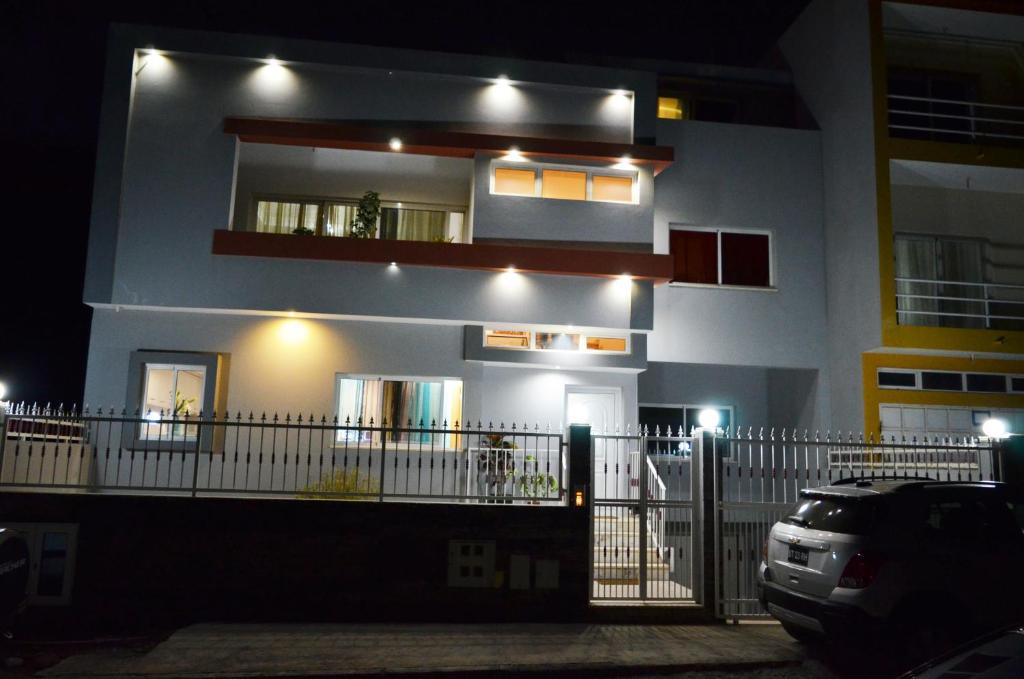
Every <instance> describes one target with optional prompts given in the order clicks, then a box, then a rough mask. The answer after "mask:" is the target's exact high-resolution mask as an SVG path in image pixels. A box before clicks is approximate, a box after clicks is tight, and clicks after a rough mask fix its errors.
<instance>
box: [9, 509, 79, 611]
mask: <svg viewBox="0 0 1024 679" xmlns="http://www.w3.org/2000/svg"><path fill="white" fill-rule="evenodd" d="M5 526H6V527H7V528H11V529H13V530H17V531H19V532H20V533H21V534H22V535H23V536H24V537H25V542H26V543H27V547H28V560H29V577H28V583H27V590H28V591H27V593H28V603H29V604H30V605H44V606H60V605H66V604H69V603H71V585H72V583H73V582H74V570H75V557H76V552H77V543H78V526H77V524H68V523H7V524H5Z"/></svg>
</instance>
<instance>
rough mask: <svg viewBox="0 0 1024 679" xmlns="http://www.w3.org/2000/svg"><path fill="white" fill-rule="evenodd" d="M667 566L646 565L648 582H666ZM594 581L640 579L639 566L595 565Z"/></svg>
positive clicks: (667, 577) (659, 564)
mask: <svg viewBox="0 0 1024 679" xmlns="http://www.w3.org/2000/svg"><path fill="white" fill-rule="evenodd" d="M669 573H670V571H669V567H668V564H661V563H656V564H651V563H648V564H647V579H648V580H652V581H653V580H668V579H669ZM594 579H595V580H600V581H611V580H620V581H630V580H639V579H640V564H616V563H595V564H594Z"/></svg>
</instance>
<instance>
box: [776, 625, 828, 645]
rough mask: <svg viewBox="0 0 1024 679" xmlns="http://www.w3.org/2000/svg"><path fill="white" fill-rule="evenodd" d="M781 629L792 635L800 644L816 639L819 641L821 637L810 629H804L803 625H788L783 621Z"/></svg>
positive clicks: (812, 641)
mask: <svg viewBox="0 0 1024 679" xmlns="http://www.w3.org/2000/svg"><path fill="white" fill-rule="evenodd" d="M782 629H784V630H786V633H787V634H789V636H791V637H793V638H794V639H796V640H797V641H799V642H800V643H801V644H810V643H814V642H816V641H821V637H819V636H818V635H817V634H815V633H814V632H812V631H810V630H807V629H804V628H803V627H797V626H796V625H790V624H789V623H785V622H784V623H782Z"/></svg>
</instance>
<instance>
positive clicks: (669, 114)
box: [658, 97, 683, 120]
mask: <svg viewBox="0 0 1024 679" xmlns="http://www.w3.org/2000/svg"><path fill="white" fill-rule="evenodd" d="M658 117H659V118H663V119H665V120H682V119H683V100H682V99H680V98H679V97H658Z"/></svg>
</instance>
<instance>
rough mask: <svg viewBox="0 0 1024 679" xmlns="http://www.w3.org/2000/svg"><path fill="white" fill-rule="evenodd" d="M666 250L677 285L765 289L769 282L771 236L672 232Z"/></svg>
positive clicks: (706, 231) (687, 231)
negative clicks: (695, 284) (698, 284)
mask: <svg viewBox="0 0 1024 679" xmlns="http://www.w3.org/2000/svg"><path fill="white" fill-rule="evenodd" d="M669 250H670V251H671V254H672V259H673V263H674V271H673V276H672V280H673V282H678V283H702V284H708V285H740V286H746V287H759V288H766V287H770V286H771V285H772V280H771V236H769V235H768V234H766V233H750V232H738V231H722V230H689V229H673V230H672V231H671V232H670V235H669Z"/></svg>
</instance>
